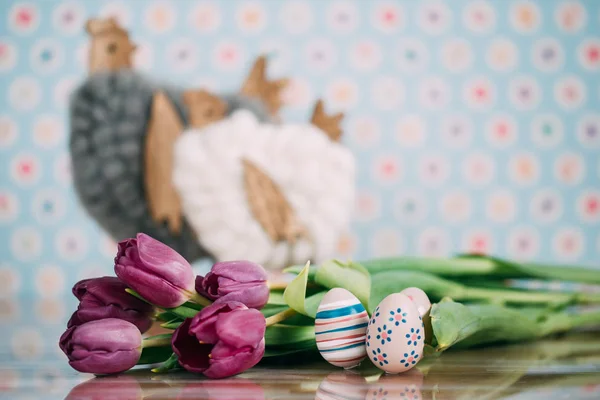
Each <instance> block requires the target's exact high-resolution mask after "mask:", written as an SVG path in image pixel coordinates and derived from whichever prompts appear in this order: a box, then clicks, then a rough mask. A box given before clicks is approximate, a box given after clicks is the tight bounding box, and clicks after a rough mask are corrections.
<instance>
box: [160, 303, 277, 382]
mask: <svg viewBox="0 0 600 400" xmlns="http://www.w3.org/2000/svg"><path fill="white" fill-rule="evenodd" d="M265 329H266V322H265V317H264V316H263V315H262V314H261V312H260V311H258V310H255V309H252V308H247V307H246V306H245V305H243V304H242V303H239V302H227V303H215V304H213V305H211V306H208V307H206V308H204V309H202V311H200V312H199V313H198V314H197V315H196V316H195V317H194V318H193V319H190V318H188V319H186V320H185V321H184V322H183V324H181V326H180V327H179V328H177V330H176V331H175V333H174V334H173V338H172V342H171V346H172V347H173V351H174V352H175V353H176V354H177V356H178V357H179V364H181V366H182V367H184V368H185V369H187V370H188V371H191V372H200V373H203V374H204V375H205V376H207V377H209V378H225V377H227V376H231V375H235V374H239V373H241V372H243V371H245V370H247V369H248V368H251V367H253V366H254V365H256V364H257V363H258V362H259V361H260V359H261V358H262V356H263V354H264V352H265V338H264V336H265Z"/></svg>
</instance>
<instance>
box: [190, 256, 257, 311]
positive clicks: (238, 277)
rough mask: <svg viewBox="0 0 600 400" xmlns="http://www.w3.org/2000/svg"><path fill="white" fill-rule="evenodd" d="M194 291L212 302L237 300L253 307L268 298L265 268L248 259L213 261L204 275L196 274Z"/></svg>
mask: <svg viewBox="0 0 600 400" xmlns="http://www.w3.org/2000/svg"><path fill="white" fill-rule="evenodd" d="M196 291H197V292H198V293H200V294H201V295H203V296H205V297H207V298H209V299H210V300H213V301H215V302H216V303H223V302H228V301H239V302H240V303H243V304H244V305H246V307H248V308H256V309H257V310H260V309H261V308H263V307H264V305H265V304H267V301H268V300H269V286H268V284H267V272H266V271H265V269H264V268H263V267H261V266H260V265H258V264H255V263H253V262H250V261H225V262H219V263H216V264H215V265H213V267H212V268H211V270H210V272H209V273H208V274H206V276H204V277H202V276H197V277H196Z"/></svg>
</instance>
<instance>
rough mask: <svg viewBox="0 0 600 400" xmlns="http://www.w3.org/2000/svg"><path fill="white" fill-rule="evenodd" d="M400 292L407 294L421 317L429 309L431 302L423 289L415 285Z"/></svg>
mask: <svg viewBox="0 0 600 400" xmlns="http://www.w3.org/2000/svg"><path fill="white" fill-rule="evenodd" d="M400 293H402V294H405V295H406V296H408V298H409V299H411V300H412V302H413V303H414V304H415V306H417V310H418V311H419V315H420V316H421V317H423V316H424V315H425V314H427V312H428V311H429V309H430V308H431V302H430V301H429V297H427V295H426V294H425V292H424V291H422V290H421V289H419V288H417V287H409V288H406V289H404V290H403V291H401V292H400Z"/></svg>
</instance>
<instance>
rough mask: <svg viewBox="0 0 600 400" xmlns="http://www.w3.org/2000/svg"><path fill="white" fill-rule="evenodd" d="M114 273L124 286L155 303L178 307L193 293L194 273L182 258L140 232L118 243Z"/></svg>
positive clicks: (165, 306)
mask: <svg viewBox="0 0 600 400" xmlns="http://www.w3.org/2000/svg"><path fill="white" fill-rule="evenodd" d="M115 273H116V274H117V276H118V277H119V279H121V280H122V281H123V282H124V283H125V284H126V285H127V286H129V287H130V288H132V289H133V290H135V291H136V292H137V293H138V294H139V295H140V296H142V297H143V298H144V299H146V300H148V301H149V302H150V303H152V304H155V305H157V306H159V307H164V308H173V307H178V306H180V305H182V304H183V303H185V302H186V301H187V300H188V299H189V298H190V297H191V296H192V294H193V293H194V273H193V272H192V267H191V266H190V264H189V263H188V262H187V261H186V260H185V258H183V257H182V256H181V255H180V254H179V253H177V252H176V251H175V250H173V249H172V248H170V247H169V246H167V245H166V244H164V243H161V242H159V241H158V240H156V239H153V238H151V237H150V236H148V235H146V234H143V233H138V234H137V237H136V239H126V240H123V241H122V242H120V243H119V250H118V252H117V256H116V257H115Z"/></svg>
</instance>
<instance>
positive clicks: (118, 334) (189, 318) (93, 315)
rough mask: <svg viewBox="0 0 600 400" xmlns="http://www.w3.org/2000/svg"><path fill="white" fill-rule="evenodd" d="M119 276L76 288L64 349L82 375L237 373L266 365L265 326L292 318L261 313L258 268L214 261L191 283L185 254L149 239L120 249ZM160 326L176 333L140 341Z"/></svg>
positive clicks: (262, 284) (263, 291)
mask: <svg viewBox="0 0 600 400" xmlns="http://www.w3.org/2000/svg"><path fill="white" fill-rule="evenodd" d="M115 273H116V275H117V277H101V278H95V279H86V280H83V281H80V282H78V283H77V284H75V286H74V287H73V294H74V295H75V296H76V297H77V299H78V300H79V301H80V303H79V306H78V308H77V310H76V311H75V312H74V313H73V315H72V317H71V319H70V320H69V322H68V324H67V330H66V332H65V333H64V334H63V335H62V336H61V338H60V343H59V345H60V348H61V349H62V350H63V352H64V353H65V354H66V355H67V357H68V358H69V364H70V365H71V366H72V367H73V368H74V369H76V370H78V371H81V372H90V373H95V374H112V373H119V372H124V371H127V370H128V369H130V368H132V367H134V366H135V365H138V364H155V363H159V362H161V363H162V365H161V366H160V367H158V368H156V369H155V371H156V372H164V371H168V370H170V369H173V368H176V367H183V368H185V369H186V370H188V371H191V372H197V373H202V374H204V375H205V376H207V377H209V378H223V377H226V376H230V375H235V374H237V373H240V372H242V371H244V370H246V369H248V368H250V367H252V366H254V365H255V364H256V363H258V362H259V361H260V360H261V359H262V357H263V355H264V353H265V332H266V329H267V327H268V326H272V325H275V324H277V323H278V322H281V321H283V320H284V319H286V318H289V317H290V316H292V315H294V314H295V312H294V311H293V310H292V309H290V308H287V309H284V310H281V312H278V313H274V314H273V313H271V314H269V317H268V318H266V317H265V316H264V315H263V313H261V312H260V311H259V310H260V309H261V308H263V307H264V306H265V304H266V303H267V301H268V299H269V286H268V285H267V274H266V272H265V270H264V269H263V268H262V267H261V266H260V265H257V264H254V263H251V262H248V261H232V262H224V263H217V264H215V265H214V266H213V267H212V269H211V271H210V272H209V273H208V274H207V275H206V276H197V277H194V274H193V272H192V267H191V266H190V264H189V263H188V262H187V261H186V260H185V259H184V258H183V257H182V256H181V255H180V254H178V253H177V252H176V251H174V250H173V249H171V248H170V247H168V246H166V245H165V244H163V243H161V242H159V241H157V240H155V239H153V238H151V237H150V236H148V235H145V234H138V235H137V237H136V238H135V239H128V240H124V241H122V242H121V243H119V246H118V252H117V255H116V257H115ZM155 321H159V322H161V326H162V327H163V328H166V329H171V330H174V332H173V333H172V334H160V335H156V336H152V337H147V338H142V334H143V333H145V332H146V331H148V329H149V328H150V327H151V326H152V324H153V323H154V322H155Z"/></svg>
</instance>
